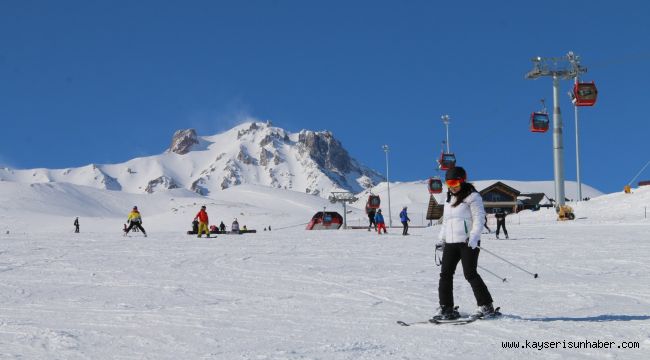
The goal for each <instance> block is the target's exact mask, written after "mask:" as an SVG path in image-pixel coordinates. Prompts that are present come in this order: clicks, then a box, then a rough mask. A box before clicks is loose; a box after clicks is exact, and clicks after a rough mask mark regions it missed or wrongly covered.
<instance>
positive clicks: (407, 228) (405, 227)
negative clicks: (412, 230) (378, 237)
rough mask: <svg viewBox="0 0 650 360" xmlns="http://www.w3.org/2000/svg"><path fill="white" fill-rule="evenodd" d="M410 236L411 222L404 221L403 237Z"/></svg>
mask: <svg viewBox="0 0 650 360" xmlns="http://www.w3.org/2000/svg"><path fill="white" fill-rule="evenodd" d="M408 234H409V222H408V221H402V235H408Z"/></svg>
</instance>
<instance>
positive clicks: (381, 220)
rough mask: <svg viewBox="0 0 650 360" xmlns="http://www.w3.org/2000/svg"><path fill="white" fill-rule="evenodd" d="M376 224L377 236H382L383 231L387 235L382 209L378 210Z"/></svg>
mask: <svg viewBox="0 0 650 360" xmlns="http://www.w3.org/2000/svg"><path fill="white" fill-rule="evenodd" d="M375 223H377V234H379V235H381V229H384V234H385V233H386V224H385V223H384V215H382V214H381V209H379V210H377V214H375Z"/></svg>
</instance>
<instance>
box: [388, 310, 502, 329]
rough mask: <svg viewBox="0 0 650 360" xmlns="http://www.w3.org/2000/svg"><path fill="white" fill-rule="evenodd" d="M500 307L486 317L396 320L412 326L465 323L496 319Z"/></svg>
mask: <svg viewBox="0 0 650 360" xmlns="http://www.w3.org/2000/svg"><path fill="white" fill-rule="evenodd" d="M499 309H501V308H500V307H498V308H496V309H494V314H492V315H490V316H488V317H480V316H464V317H460V318H458V319H453V320H435V319H429V320H426V321H413V322H405V321H402V320H398V321H397V323H398V324H399V325H401V326H412V325H444V324H452V325H465V324H470V323H473V322H474V321H476V320H490V319H496V318H498V317H500V316H501V312H499Z"/></svg>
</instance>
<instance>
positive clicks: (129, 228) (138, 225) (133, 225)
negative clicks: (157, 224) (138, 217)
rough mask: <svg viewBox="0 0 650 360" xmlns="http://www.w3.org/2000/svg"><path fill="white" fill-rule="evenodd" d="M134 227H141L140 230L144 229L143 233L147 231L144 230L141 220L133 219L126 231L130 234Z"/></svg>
mask: <svg viewBox="0 0 650 360" xmlns="http://www.w3.org/2000/svg"><path fill="white" fill-rule="evenodd" d="M133 228H138V229H140V231H142V233H143V234H146V233H147V232H146V231H144V228H143V227H142V225H140V223H139V222H135V221H131V223H130V224H129V227H128V228H126V233H127V234H128V233H129V231H131V229H133Z"/></svg>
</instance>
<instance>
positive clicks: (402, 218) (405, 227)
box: [399, 206, 411, 235]
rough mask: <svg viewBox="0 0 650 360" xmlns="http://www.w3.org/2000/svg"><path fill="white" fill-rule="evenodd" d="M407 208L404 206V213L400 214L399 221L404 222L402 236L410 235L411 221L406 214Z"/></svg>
mask: <svg viewBox="0 0 650 360" xmlns="http://www.w3.org/2000/svg"><path fill="white" fill-rule="evenodd" d="M406 210H407V207H406V206H404V208H403V209H402V211H401V212H400V213H399V220H400V221H401V222H402V235H408V234H409V221H411V219H409V216H408V214H407V213H406Z"/></svg>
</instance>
